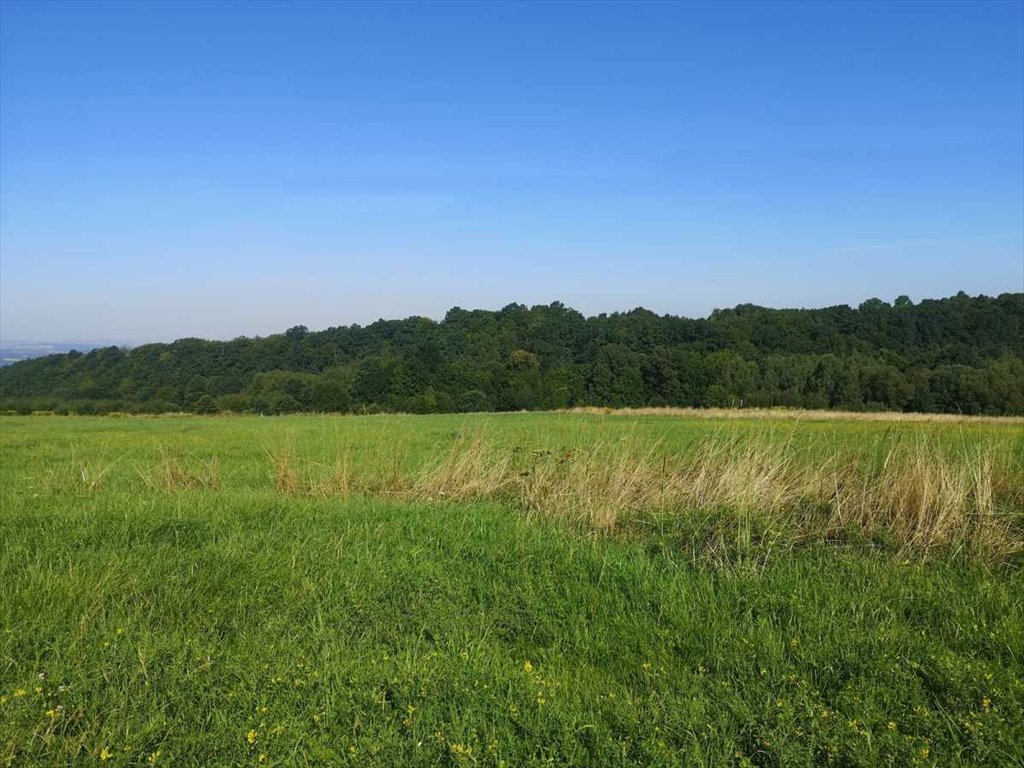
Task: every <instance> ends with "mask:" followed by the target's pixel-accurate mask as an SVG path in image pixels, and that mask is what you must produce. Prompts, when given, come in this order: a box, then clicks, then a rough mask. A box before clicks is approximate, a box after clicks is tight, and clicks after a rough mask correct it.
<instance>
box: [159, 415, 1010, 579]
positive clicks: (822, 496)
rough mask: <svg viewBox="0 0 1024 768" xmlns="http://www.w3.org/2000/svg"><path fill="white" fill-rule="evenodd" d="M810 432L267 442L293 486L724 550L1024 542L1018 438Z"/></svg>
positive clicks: (977, 547)
mask: <svg viewBox="0 0 1024 768" xmlns="http://www.w3.org/2000/svg"><path fill="white" fill-rule="evenodd" d="M797 434H798V433H797V430H795V429H790V431H789V432H786V431H785V430H784V429H780V428H778V427H774V428H773V427H771V426H770V425H769V426H766V427H764V428H761V429H755V430H749V429H744V430H732V429H729V428H727V427H724V428H721V429H719V430H717V431H713V432H710V433H708V434H707V435H705V436H704V437H703V438H701V439H699V440H696V441H695V442H693V443H691V444H690V445H689V446H688V447H686V448H681V449H680V448H670V447H668V446H666V444H665V443H664V442H663V441H660V440H657V439H652V438H651V437H650V436H648V435H643V434H636V435H626V436H625V437H621V438H618V439H605V440H597V441H593V440H591V441H585V440H583V439H582V437H581V438H578V439H577V440H576V441H575V443H574V444H571V445H569V446H560V447H558V448H550V449H548V448H536V449H530V448H526V447H523V446H521V445H514V444H511V443H509V442H508V440H507V438H506V439H505V440H501V439H499V438H497V437H495V436H493V435H490V434H488V433H487V432H486V431H485V430H476V431H467V432H463V433H461V434H459V435H458V436H457V437H456V438H455V439H454V440H453V442H452V443H451V444H450V446H449V447H448V448H447V449H446V450H441V451H439V452H438V453H437V454H436V455H435V456H434V457H433V458H432V459H429V460H427V461H426V462H425V463H421V464H419V465H418V466H417V465H416V464H415V463H414V462H412V460H411V457H410V455H408V453H409V451H410V450H411V449H410V448H409V447H407V446H403V445H401V444H391V443H383V442H382V443H380V444H377V445H372V446H363V447H361V448H360V450H359V453H358V456H357V457H354V455H353V452H352V451H353V449H341V450H339V451H338V453H337V455H336V457H335V459H334V461H333V462H326V463H325V462H322V461H313V460H303V459H299V458H298V457H297V455H296V452H295V445H294V441H292V440H288V441H286V442H285V443H284V444H283V445H282V446H281V447H279V448H278V449H276V450H269V451H267V453H268V456H269V457H270V461H271V477H272V482H273V486H274V488H275V489H276V491H278V492H280V493H284V494H292V495H302V496H313V497H342V496H349V495H353V494H361V495H368V496H390V497H397V498H403V499H410V500H417V501H437V500H447V501H456V502H477V501H493V502H502V503H507V504H510V505H512V506H514V507H516V508H518V509H520V510H522V511H524V512H525V513H527V514H530V515H533V516H537V517H544V518H550V519H555V520H559V521H564V522H568V523H569V524H571V525H574V526H577V527H579V528H580V529H583V530H590V531H595V532H600V533H611V532H629V531H633V530H637V529H639V528H643V527H646V526H649V525H651V524H653V523H657V524H658V525H660V526H668V527H669V528H675V529H678V530H686V531H689V534H690V539H691V540H692V541H693V542H694V547H703V548H704V549H705V550H707V551H710V552H712V553H714V552H725V551H727V550H729V549H735V548H736V547H737V546H739V547H744V546H752V545H755V544H756V545H757V546H759V547H761V548H763V549H764V548H767V549H771V548H773V547H776V546H779V545H782V544H796V543H799V542H812V541H826V542H844V541H850V540H851V539H861V540H868V541H873V542H884V543H887V544H888V545H890V546H893V547H895V548H896V549H897V550H899V551H901V552H904V553H917V554H920V555H925V556H927V555H931V554H933V553H938V552H950V551H953V552H962V553H965V554H967V555H968V556H970V557H971V558H972V559H981V560H986V561H1007V560H1010V559H1013V558H1015V557H1016V556H1017V555H1018V554H1019V553H1021V552H1022V551H1024V472H1022V471H1021V467H1022V466H1024V459H1022V458H1021V457H1016V458H1015V457H1014V456H1013V450H1015V448H1014V447H1013V444H1012V441H1011V440H1005V439H994V440H986V441H983V442H978V441H962V442H957V441H956V440H953V439H950V438H949V437H948V436H947V438H946V439H939V438H937V437H936V436H935V435H934V434H931V433H917V434H913V435H908V434H903V435H899V434H896V433H894V432H890V433H887V434H886V435H884V436H879V437H876V438H865V439H863V440H862V441H849V442H846V443H843V444H840V445H826V444H824V443H822V442H814V441H813V440H811V441H808V440H807V439H806V436H805V435H804V436H802V439H801V440H800V441H796V440H795V437H796V436H797ZM822 439H824V438H822ZM1016 450H1019V447H1017V448H1016ZM356 458H358V461H356V460H355V459H356ZM215 469H216V467H215V465H214V466H207V467H206V468H205V474H204V468H203V467H202V466H196V465H192V466H191V467H190V468H189V467H185V466H182V464H181V462H180V460H178V459H176V458H175V457H173V456H164V457H163V459H162V462H161V463H160V464H159V465H158V467H157V468H156V469H155V470H154V471H153V472H151V473H150V475H149V478H150V481H149V484H150V485H151V486H152V487H160V488H163V489H165V490H175V489H178V488H182V487H200V486H201V487H215V485H216V482H217V481H216V480H215V479H214V475H215Z"/></svg>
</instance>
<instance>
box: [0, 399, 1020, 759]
mask: <svg viewBox="0 0 1024 768" xmlns="http://www.w3.org/2000/svg"><path fill="white" fill-rule="evenodd" d="M0 485H2V489H0V502H2V515H0V589H2V598H0V632H2V634H0V764H9V765H39V766H52V765H76V764H82V765H92V764H104V765H151V764H155V765H168V766H172V765H173V766H208V765H353V766H356V765H358V766H363V765H380V766H391V765H424V766H426V765H431V766H434V765H442V766H443V765H467V766H468V765H492V766H499V765H505V766H509V767H511V766H520V765H610V766H627V765H628V766H634V765H635V766H648V765H665V766H677V765H707V766H719V765H736V766H744V765H764V766H769V765H775V766H790V765H842V766H855V765H856V766H861V765H862V766H876V765H896V766H903V765H937V766H946V765H993V766H1004V765H1024V578H1022V576H1021V570H1020V564H1021V539H1022V536H1024V424H1022V423H1021V422H1020V421H1012V420H1004V421H1000V420H986V421H973V420H948V419H947V420H934V421H928V420H898V419H896V420H884V419H860V420H857V419H836V418H834V417H829V418H817V417H815V416H814V414H808V415H805V416H804V417H803V418H799V419H771V418H751V417H749V416H739V417H737V416H736V415H735V414H715V415H714V417H712V418H709V417H705V416H696V415H693V414H685V415H674V416H673V415H662V414H656V413H627V414H621V415H615V414H612V415H604V414H600V413H565V414H507V415H460V416H419V417H414V416H368V417H352V416H349V417H332V416H296V417H274V418H260V417H242V416H238V417H205V418H204V417H160V418H142V417H131V418H127V417H125V418H117V417H102V418H100V417H97V418H89V417H48V416H32V417H14V416H12V417H2V418H0Z"/></svg>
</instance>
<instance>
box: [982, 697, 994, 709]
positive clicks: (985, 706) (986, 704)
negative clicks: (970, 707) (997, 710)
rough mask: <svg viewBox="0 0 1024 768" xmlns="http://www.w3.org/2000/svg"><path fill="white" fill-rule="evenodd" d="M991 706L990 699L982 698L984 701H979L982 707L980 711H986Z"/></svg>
mask: <svg viewBox="0 0 1024 768" xmlns="http://www.w3.org/2000/svg"><path fill="white" fill-rule="evenodd" d="M991 706H992V699H989V698H984V699H982V700H981V707H982V709H988V708H989V707H991Z"/></svg>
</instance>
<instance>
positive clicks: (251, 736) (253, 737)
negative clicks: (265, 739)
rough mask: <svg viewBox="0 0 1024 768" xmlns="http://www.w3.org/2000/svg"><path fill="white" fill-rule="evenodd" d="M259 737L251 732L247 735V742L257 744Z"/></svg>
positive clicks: (254, 732)
mask: <svg viewBox="0 0 1024 768" xmlns="http://www.w3.org/2000/svg"><path fill="white" fill-rule="evenodd" d="M259 737H260V735H259V734H258V733H257V732H256V731H249V732H248V733H247V734H245V740H246V741H248V742H249V743H250V744H255V743H256V739H258V738H259Z"/></svg>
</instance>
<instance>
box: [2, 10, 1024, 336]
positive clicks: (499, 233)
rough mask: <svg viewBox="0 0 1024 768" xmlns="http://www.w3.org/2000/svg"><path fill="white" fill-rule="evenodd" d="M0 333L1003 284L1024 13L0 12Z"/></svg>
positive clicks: (795, 298)
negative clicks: (458, 308)
mask: <svg viewBox="0 0 1024 768" xmlns="http://www.w3.org/2000/svg"><path fill="white" fill-rule="evenodd" d="M0 15H2V18H0V22H2V23H0V67H2V68H0V100H2V101H0V195H2V197H0V259H2V260H0V278H2V279H0V336H2V337H3V338H6V339H32V340H51V341H57V340H89V339H97V338H101V339H114V340H122V341H132V342H139V341H146V340H166V339H172V338H176V337H179V336H186V335H197V336H205V337H213V338H230V337H233V336H235V335H240V334H246V335H257V334H266V333H271V332H274V331H279V330H283V329H284V328H287V327H288V326H291V325H296V324H305V325H308V326H309V327H310V328H323V327H326V326H329V325H339V324H347V323H351V322H361V323H365V322H369V321H373V320H374V319H376V318H378V317H382V316H383V317H404V316H407V315H411V314H423V315H427V316H430V317H441V316H443V314H444V312H445V310H446V309H447V308H448V307H450V306H452V305H459V306H462V307H466V308H472V307H488V308H498V307H501V306H503V305H505V304H507V303H510V302H513V301H518V302H524V303H527V304H532V303H547V302H550V301H553V300H556V299H558V300H562V301H564V302H565V303H567V304H569V305H571V306H574V307H576V308H578V309H580V310H582V311H584V312H586V313H588V314H592V313H597V312H602V311H614V310H628V309H631V308H633V307H635V306H645V307H648V308H649V309H652V310H654V311H656V312H671V313H673V314H684V315H689V316H698V315H704V314H706V313H708V312H709V311H710V310H711V309H713V308H714V307H719V306H732V305H734V304H737V303H741V302H754V303H759V304H764V305H768V306H824V305H829V304H836V303H850V304H856V303H859V302H860V301H861V300H863V299H865V298H868V297H872V296H878V297H881V298H884V299H887V300H892V299H893V298H894V297H896V296H897V295H899V294H904V293H905V294H909V295H910V296H911V297H912V298H914V299H915V300H916V299H920V298H922V297H936V296H943V295H950V294H952V293H955V292H956V291H958V290H961V289H962V290H965V291H967V292H968V293H972V294H975V293H988V294H997V293H1000V292H1004V291H1020V290H1024V4H1022V3H1019V2H1002V3H984V2H967V3H956V2H940V3H934V4H931V3H926V2H907V3H900V4H887V3H880V2H873V3H854V4H839V3H796V4H770V3H764V2H757V3H752V4H743V3H738V2H731V3H725V4H718V5H703V4H668V3H661V4H650V5H646V4H638V3H626V4H614V3H600V4H584V3H570V4H564V5H560V4H554V3H536V4H520V3H511V4H498V3H493V2H488V3H480V4H470V3H459V4H451V5H448V4H427V3H416V4H409V5H403V4H397V3H378V4H366V5H361V4H347V3H346V4H342V3H289V4H276V3H271V2H260V3H231V4H205V3H201V2H188V3H171V4H145V3H109V4H94V3H88V2H59V3H53V4H44V3H19V2H10V1H9V0H8V1H5V2H3V3H0Z"/></svg>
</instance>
